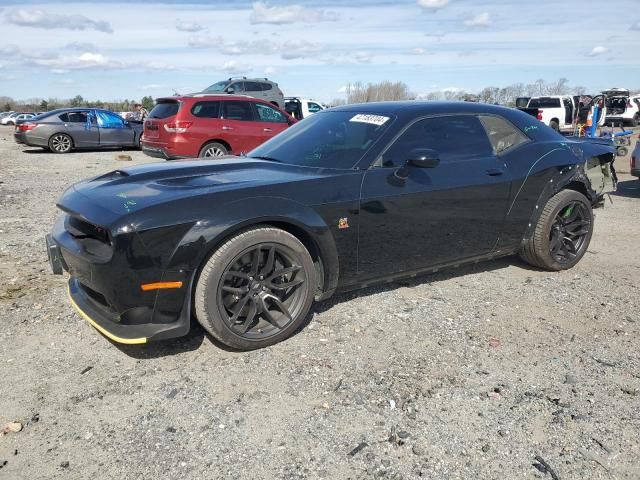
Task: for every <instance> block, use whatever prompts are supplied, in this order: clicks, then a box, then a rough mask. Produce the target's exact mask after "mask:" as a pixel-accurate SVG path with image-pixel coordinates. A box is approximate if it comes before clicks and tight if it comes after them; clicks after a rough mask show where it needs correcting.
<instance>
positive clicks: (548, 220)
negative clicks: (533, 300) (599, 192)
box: [519, 190, 593, 271]
mask: <svg viewBox="0 0 640 480" xmlns="http://www.w3.org/2000/svg"><path fill="white" fill-rule="evenodd" d="M592 234H593V210H592V207H591V203H590V202H589V200H588V199H587V197H585V196H584V195H583V194H582V193H580V192H577V191H575V190H561V191H560V192H558V193H556V194H555V195H554V196H553V197H551V198H550V199H549V200H548V201H547V203H546V205H545V206H544V208H543V209H542V212H541V213H540V217H539V218H538V220H537V222H536V224H535V226H534V229H533V231H532V232H531V233H530V234H529V236H528V237H527V238H526V239H525V240H524V241H523V244H522V247H521V249H520V252H519V254H520V257H521V258H522V259H523V260H524V261H525V262H527V263H528V264H530V265H533V266H534V267H538V268H543V269H545V270H551V271H559V270H566V269H568V268H571V267H573V266H574V265H576V264H577V263H578V262H579V261H580V259H581V258H582V257H583V256H584V254H585V253H586V251H587V248H588V247H589V242H590V241H591V235H592Z"/></svg>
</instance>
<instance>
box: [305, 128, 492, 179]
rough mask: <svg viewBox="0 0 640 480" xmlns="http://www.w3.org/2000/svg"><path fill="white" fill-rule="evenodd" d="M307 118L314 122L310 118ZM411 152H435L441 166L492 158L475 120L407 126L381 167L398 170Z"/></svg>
mask: <svg viewBox="0 0 640 480" xmlns="http://www.w3.org/2000/svg"><path fill="white" fill-rule="evenodd" d="M311 118H315V115H314V117H311ZM415 148H428V149H431V150H435V151H436V152H437V153H438V156H439V158H440V160H441V161H443V162H447V161H448V162H453V161H456V160H462V159H468V158H473V157H482V156H487V155H492V154H493V151H492V148H491V144H490V143H489V139H488V138H487V134H486V133H485V131H484V128H483V127H482V124H481V123H480V120H478V118H477V117H474V116H471V115H460V116H451V117H448V116H447V117H433V118H426V119H424V120H419V121H417V122H416V123H414V124H413V125H411V126H410V127H409V128H408V129H407V130H405V132H404V133H403V134H402V135H401V136H400V137H399V138H398V139H397V140H396V141H395V142H393V144H392V145H391V147H390V148H388V149H387V150H386V151H385V152H384V154H383V155H382V165H383V166H385V167H399V166H402V165H404V163H405V162H406V161H407V160H408V158H409V153H410V152H411V150H413V149H415Z"/></svg>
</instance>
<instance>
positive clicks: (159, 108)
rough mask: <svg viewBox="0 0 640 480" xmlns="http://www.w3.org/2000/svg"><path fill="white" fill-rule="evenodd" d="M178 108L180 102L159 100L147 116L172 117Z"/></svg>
mask: <svg viewBox="0 0 640 480" xmlns="http://www.w3.org/2000/svg"><path fill="white" fill-rule="evenodd" d="M179 110H180V102H175V101H171V102H160V103H158V104H157V105H156V106H155V107H153V109H152V110H151V113H149V118H169V117H173V116H174V115H176V114H177V113H178V111H179Z"/></svg>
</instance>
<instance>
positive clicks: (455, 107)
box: [331, 100, 514, 116]
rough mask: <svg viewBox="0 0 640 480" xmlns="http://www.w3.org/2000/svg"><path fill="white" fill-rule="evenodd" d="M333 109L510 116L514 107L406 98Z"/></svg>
mask: <svg viewBox="0 0 640 480" xmlns="http://www.w3.org/2000/svg"><path fill="white" fill-rule="evenodd" d="M331 110H333V111H336V110H337V111H343V112H353V111H357V112H363V113H364V112H370V113H388V114H394V115H398V114H402V113H408V114H413V115H415V114H424V115H429V114H435V113H497V114H501V115H503V116H508V115H510V114H511V113H512V112H514V109H512V108H508V107H502V106H499V105H489V104H486V103H477V102H433V101H426V100H425V101H421V100H405V101H399V102H371V103H354V104H349V105H342V106H339V107H333V108H332V109H331Z"/></svg>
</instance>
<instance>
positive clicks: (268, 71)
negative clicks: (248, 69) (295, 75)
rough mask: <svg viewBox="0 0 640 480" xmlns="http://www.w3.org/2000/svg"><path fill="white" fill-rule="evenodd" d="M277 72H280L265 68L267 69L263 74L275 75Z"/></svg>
mask: <svg viewBox="0 0 640 480" xmlns="http://www.w3.org/2000/svg"><path fill="white" fill-rule="evenodd" d="M279 71H280V70H278V69H277V68H276V67H267V68H265V69H264V74H265V75H275V74H276V73H278V72H279Z"/></svg>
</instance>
